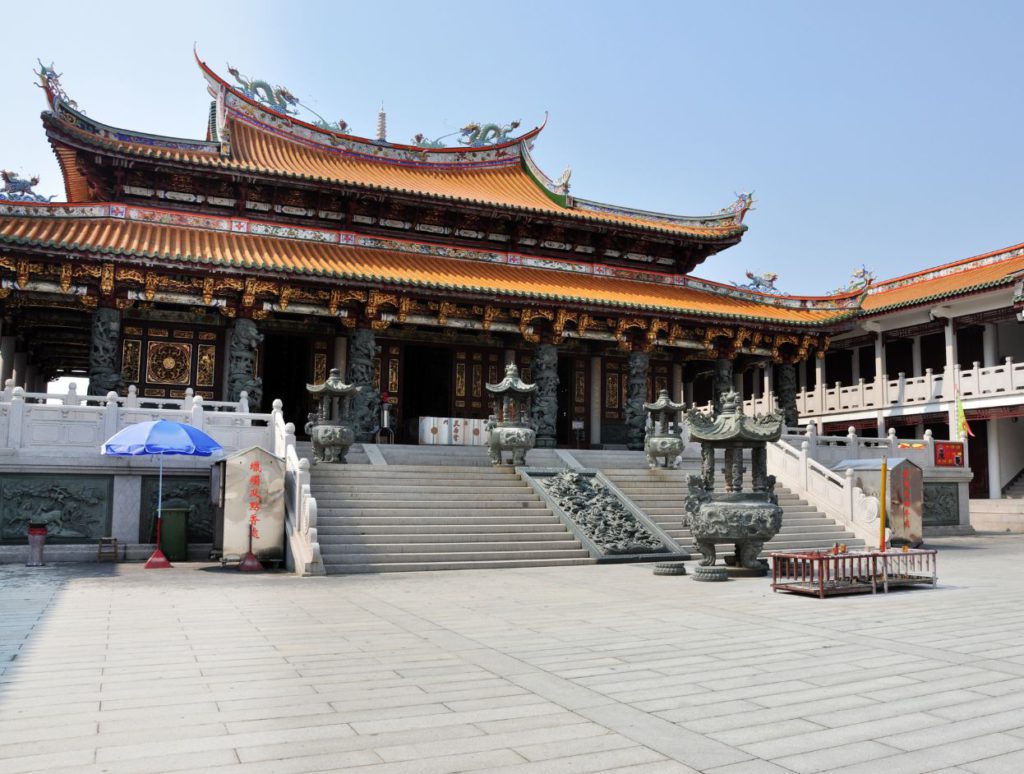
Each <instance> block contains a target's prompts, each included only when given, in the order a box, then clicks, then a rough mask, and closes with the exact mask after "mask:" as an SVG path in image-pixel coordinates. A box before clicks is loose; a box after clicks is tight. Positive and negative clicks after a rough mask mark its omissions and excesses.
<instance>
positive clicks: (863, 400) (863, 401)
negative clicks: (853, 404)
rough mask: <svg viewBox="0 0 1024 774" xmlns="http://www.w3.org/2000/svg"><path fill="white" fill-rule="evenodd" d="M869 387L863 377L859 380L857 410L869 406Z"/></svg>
mask: <svg viewBox="0 0 1024 774" xmlns="http://www.w3.org/2000/svg"><path fill="white" fill-rule="evenodd" d="M867 402H868V398H867V387H866V385H865V384H864V379H863V377H862V378H860V379H858V380H857V408H864V407H865V406H866V405H867Z"/></svg>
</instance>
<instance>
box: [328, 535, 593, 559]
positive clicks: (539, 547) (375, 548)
mask: <svg viewBox="0 0 1024 774" xmlns="http://www.w3.org/2000/svg"><path fill="white" fill-rule="evenodd" d="M476 537H477V538H479V537H480V536H479V535H478V536H476ZM325 545H326V546H327V547H328V548H327V550H328V552H329V553H330V554H331V558H332V561H336V562H338V563H339V564H345V563H351V562H358V561H359V560H360V559H364V560H365V558H366V557H365V555H366V554H376V555H377V556H378V557H384V556H390V555H393V554H403V555H404V554H415V555H416V556H419V557H422V555H423V554H424V553H432V549H433V548H434V547H435V546H437V547H438V548H440V546H438V544H437V541H434V542H431V541H425V540H423V541H415V542H412V543H402V542H400V541H398V540H388V541H384V542H372V543H371V542H356V541H347V542H344V543H342V542H341V541H340V540H337V541H335V542H333V543H332V542H328V543H323V542H322V541H321V544H320V550H321V551H323V550H324V546H325ZM336 548H337V549H340V551H341V552H342V553H340V554H339V553H337V552H335V549H336ZM443 549H444V550H443V554H444V555H445V556H450V555H452V554H466V553H473V554H493V553H503V552H504V553H513V554H514V553H520V552H524V551H529V552H532V553H537V554H541V555H545V556H546V555H552V556H553V555H554V553H558V554H559V556H561V554H562V552H568V553H569V554H573V552H579V551H581V550H582V548H581V546H580V544H579V541H577V540H562V541H552V540H539V541H529V540H506V541H500V540H479V539H478V540H476V541H468V540H467V541H461V540H452V541H448V542H446V543H445V544H444V546H443ZM584 555H586V552H584ZM342 557H343V558H342ZM538 558H543V556H539V557H538Z"/></svg>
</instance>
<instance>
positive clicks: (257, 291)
mask: <svg viewBox="0 0 1024 774" xmlns="http://www.w3.org/2000/svg"><path fill="white" fill-rule="evenodd" d="M278 292H279V291H278V286H277V283H276V282H267V281H266V280H258V279H255V278H252V277H250V278H249V279H247V280H246V281H245V288H244V289H243V290H242V306H246V307H249V306H253V305H254V304H255V303H256V296H258V295H271V296H276V295H278Z"/></svg>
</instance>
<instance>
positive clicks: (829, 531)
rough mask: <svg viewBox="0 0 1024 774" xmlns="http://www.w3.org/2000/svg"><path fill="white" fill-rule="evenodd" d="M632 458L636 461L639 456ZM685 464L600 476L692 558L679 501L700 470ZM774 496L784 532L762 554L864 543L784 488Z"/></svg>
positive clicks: (746, 485) (606, 470) (613, 471)
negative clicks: (777, 500) (780, 507)
mask: <svg viewBox="0 0 1024 774" xmlns="http://www.w3.org/2000/svg"><path fill="white" fill-rule="evenodd" d="M634 454H638V455H639V452H634ZM685 463H686V461H684V467H682V468H680V469H678V470H667V469H664V468H658V469H655V470H650V469H648V468H647V467H646V465H645V466H644V468H643V469H640V468H638V467H636V466H630V467H628V468H602V471H601V472H602V473H604V474H605V475H606V476H607V477H608V478H609V479H610V480H611V481H612V483H613V484H615V486H617V487H618V488H619V489H620V490H621V491H622V493H623V494H624V495H626V497H628V498H630V499H631V500H632V501H633V503H634V505H636V506H637V507H638V508H639V509H640V510H642V511H643V512H644V513H646V514H647V516H648V517H649V518H650V519H651V520H652V521H653V522H655V523H656V524H657V525H658V526H659V527H661V528H662V529H663V530H665V532H667V533H668V534H669V536H670V537H672V539H673V540H675V541H676V542H677V543H679V544H680V546H682V547H683V548H686V549H687V550H689V551H690V552H691V553H695V552H696V549H695V547H694V545H693V539H692V538H691V537H690V532H689V530H687V529H685V528H684V527H683V526H682V518H683V516H682V514H683V498H684V497H685V496H686V494H687V480H688V479H689V477H690V476H691V475H696V474H698V473H699V472H700V469H699V468H698V467H691V466H688V465H686V464H685ZM750 484H751V482H750V479H749V476H748V477H747V478H745V480H744V488H748V489H749V487H750ZM775 492H776V494H777V495H778V497H779V505H780V506H782V510H783V516H782V529H781V530H779V534H778V535H776V536H775V537H774V538H773V539H772V540H771V541H769V542H768V543H766V544H765V546H764V554H769V553H771V552H773V551H806V550H810V549H819V548H831V547H832V546H833V545H834V544H836V543H846V544H847V545H848V546H850V547H852V548H859V547H862V546H863V545H864V541H863V540H860V539H857V538H855V537H854V536H853V534H852V533H850V532H847V531H846V530H844V529H843V527H842V526H840V525H838V524H836V523H835V522H834V521H833V520H832V519H830V518H828V517H827V516H825V515H824V514H823V513H820V512H819V511H818V510H816V509H815V507H814V506H813V505H809V504H808V503H807V501H806V500H801V499H800V498H799V497H797V495H795V494H794V493H792V492H791V491H790V490H788V489H786V488H785V487H782V486H777V487H776V488H775ZM695 555H696V553H695Z"/></svg>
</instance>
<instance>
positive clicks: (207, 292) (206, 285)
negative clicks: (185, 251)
mask: <svg viewBox="0 0 1024 774" xmlns="http://www.w3.org/2000/svg"><path fill="white" fill-rule="evenodd" d="M203 303H204V304H206V305H207V306H209V305H210V304H212V303H213V277H204V278H203Z"/></svg>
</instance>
